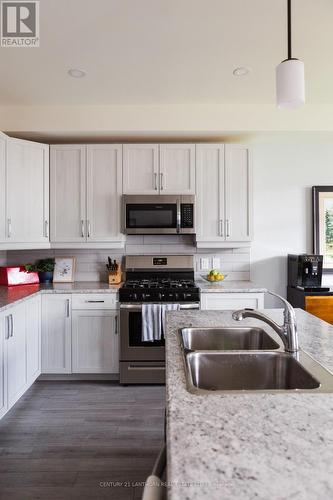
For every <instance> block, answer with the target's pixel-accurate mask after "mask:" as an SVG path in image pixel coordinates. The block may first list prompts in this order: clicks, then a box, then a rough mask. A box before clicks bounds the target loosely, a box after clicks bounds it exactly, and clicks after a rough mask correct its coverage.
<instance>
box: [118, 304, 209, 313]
mask: <svg viewBox="0 0 333 500" xmlns="http://www.w3.org/2000/svg"><path fill="white" fill-rule="evenodd" d="M156 303H158V304H170V303H171V302H156ZM175 303H176V304H177V303H178V302H175ZM147 304H149V302H147ZM154 304H155V302H154ZM120 309H124V310H126V309H127V310H129V311H133V312H136V311H138V312H139V311H142V304H120ZM184 309H187V310H188V309H196V310H197V309H200V304H199V302H191V303H185V304H182V303H180V310H184Z"/></svg>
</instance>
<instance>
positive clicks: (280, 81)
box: [276, 0, 305, 109]
mask: <svg viewBox="0 0 333 500" xmlns="http://www.w3.org/2000/svg"><path fill="white" fill-rule="evenodd" d="M287 2H288V5H287V21H288V22H287V24H288V59H285V60H284V61H282V62H281V63H280V64H279V65H278V66H277V67H276V101H277V106H278V107H279V108H286V109H292V108H298V107H299V106H301V105H302V104H304V102H305V85H304V63H303V62H302V61H300V60H299V59H296V58H294V57H292V54H291V0H287Z"/></svg>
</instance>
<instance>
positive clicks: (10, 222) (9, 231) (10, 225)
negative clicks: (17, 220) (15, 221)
mask: <svg viewBox="0 0 333 500" xmlns="http://www.w3.org/2000/svg"><path fill="white" fill-rule="evenodd" d="M11 236H12V219H7V237H8V238H11Z"/></svg>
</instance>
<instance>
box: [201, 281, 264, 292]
mask: <svg viewBox="0 0 333 500" xmlns="http://www.w3.org/2000/svg"><path fill="white" fill-rule="evenodd" d="M195 283H196V285H197V286H198V287H199V288H200V292H201V293H265V292H266V291H267V288H265V287H262V286H259V285H257V284H256V283H253V281H228V280H225V281H220V282H217V283H214V282H212V283H208V281H205V280H204V279H202V278H196V280H195Z"/></svg>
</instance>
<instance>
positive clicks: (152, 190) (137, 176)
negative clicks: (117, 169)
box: [123, 144, 159, 194]
mask: <svg viewBox="0 0 333 500" xmlns="http://www.w3.org/2000/svg"><path fill="white" fill-rule="evenodd" d="M123 192H124V194H156V193H158V192H159V147H158V144H124V145H123Z"/></svg>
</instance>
